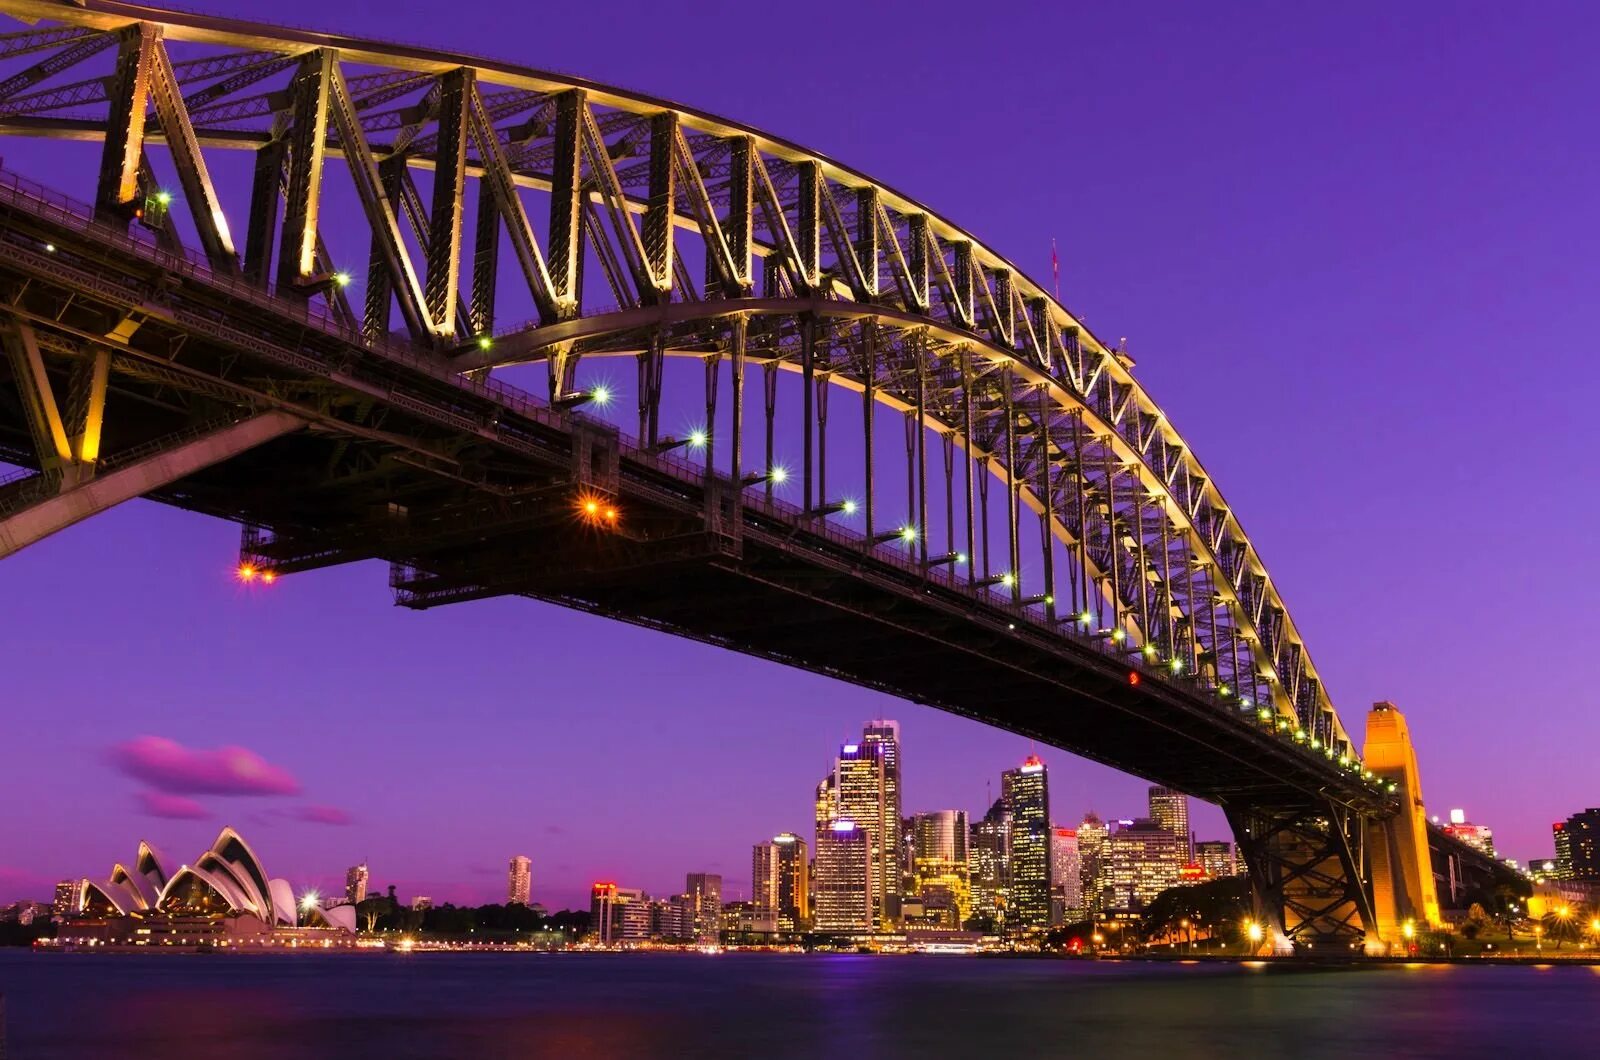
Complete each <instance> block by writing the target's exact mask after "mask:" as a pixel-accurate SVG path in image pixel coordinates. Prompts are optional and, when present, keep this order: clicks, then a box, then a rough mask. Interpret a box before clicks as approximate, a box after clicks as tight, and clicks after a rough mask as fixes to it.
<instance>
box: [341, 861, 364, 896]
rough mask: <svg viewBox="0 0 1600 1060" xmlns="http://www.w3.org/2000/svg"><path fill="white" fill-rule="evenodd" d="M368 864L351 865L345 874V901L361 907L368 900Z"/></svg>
mask: <svg viewBox="0 0 1600 1060" xmlns="http://www.w3.org/2000/svg"><path fill="white" fill-rule="evenodd" d="M367 878H368V873H367V864H366V862H362V863H361V864H359V865H351V866H350V867H349V868H348V869H346V870H345V874H344V900H345V901H347V902H349V903H350V904H351V905H360V904H361V903H362V902H364V901H366V900H367Z"/></svg>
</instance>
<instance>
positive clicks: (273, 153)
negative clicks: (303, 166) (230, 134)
mask: <svg viewBox="0 0 1600 1060" xmlns="http://www.w3.org/2000/svg"><path fill="white" fill-rule="evenodd" d="M286 151H287V147H286V145H285V143H284V141H283V140H273V141H272V142H271V143H269V144H267V145H266V146H265V147H262V148H259V149H258V150H257V151H256V154H255V168H254V173H253V175H252V177H251V181H250V218H249V225H248V227H247V228H246V229H245V237H244V277H245V279H247V280H249V281H250V282H251V283H255V284H259V285H261V286H263V287H264V286H266V284H267V281H268V279H269V278H270V277H271V276H272V251H273V242H274V241H275V239H276V237H277V234H278V211H279V204H280V202H281V200H282V195H283V163H284V156H285V154H286Z"/></svg>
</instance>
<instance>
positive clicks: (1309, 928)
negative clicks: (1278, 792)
mask: <svg viewBox="0 0 1600 1060" xmlns="http://www.w3.org/2000/svg"><path fill="white" fill-rule="evenodd" d="M1224 809H1225V811H1226V813H1227V816H1228V823H1229V824H1230V825H1232V827H1233V834H1234V838H1235V840H1236V841H1237V842H1238V845H1239V852H1240V854H1241V855H1243V857H1244V861H1245V866H1246V869H1247V871H1248V872H1249V874H1250V883H1251V888H1252V890H1253V891H1254V892H1255V899H1256V906H1257V915H1258V917H1259V918H1260V919H1261V920H1263V921H1264V922H1265V923H1266V924H1268V925H1271V926H1273V927H1276V928H1277V930H1278V931H1279V932H1281V933H1282V934H1283V936H1284V937H1285V938H1287V939H1288V940H1289V942H1290V943H1291V944H1292V945H1293V946H1294V948H1295V951H1296V952H1300V953H1303V952H1306V951H1308V950H1309V951H1316V950H1321V951H1322V952H1330V951H1331V952H1334V953H1346V952H1349V951H1350V950H1352V949H1358V948H1360V947H1362V946H1363V944H1364V942H1365V940H1366V937H1367V934H1368V932H1369V931H1370V930H1371V929H1372V926H1373V913H1372V901H1371V897H1370V895H1369V893H1368V890H1367V884H1366V852H1365V836H1366V830H1367V824H1366V822H1365V820H1364V819H1362V818H1361V817H1360V816H1358V815H1357V814H1356V813H1355V812H1354V811H1352V810H1349V809H1347V808H1345V807H1342V806H1338V805H1336V804H1334V803H1331V802H1324V803H1309V802H1308V803H1306V804H1303V805H1295V806H1270V807H1260V806H1251V807H1225V808H1224Z"/></svg>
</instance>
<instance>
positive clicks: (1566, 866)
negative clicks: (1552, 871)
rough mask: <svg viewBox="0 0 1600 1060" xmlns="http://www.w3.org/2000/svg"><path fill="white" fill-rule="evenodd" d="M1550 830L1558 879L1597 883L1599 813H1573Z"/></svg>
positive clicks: (1599, 872) (1599, 851)
mask: <svg viewBox="0 0 1600 1060" xmlns="http://www.w3.org/2000/svg"><path fill="white" fill-rule="evenodd" d="M1552 830H1553V831H1554V833H1555V840H1556V872H1557V875H1559V876H1560V878H1561V879H1564V880H1600V809H1594V808H1592V807H1591V808H1590V809H1587V810H1584V811H1583V812H1582V813H1575V814H1573V815H1572V816H1571V817H1568V818H1567V819H1566V820H1565V821H1564V822H1562V823H1560V824H1557V825H1554V826H1553V827H1552Z"/></svg>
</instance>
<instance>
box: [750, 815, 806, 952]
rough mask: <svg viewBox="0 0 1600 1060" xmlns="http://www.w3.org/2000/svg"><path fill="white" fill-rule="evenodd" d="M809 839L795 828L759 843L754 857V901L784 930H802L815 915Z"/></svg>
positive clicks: (751, 890)
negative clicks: (812, 908)
mask: <svg viewBox="0 0 1600 1060" xmlns="http://www.w3.org/2000/svg"><path fill="white" fill-rule="evenodd" d="M810 891H811V870H810V866H809V865H808V864H807V862H806V842H805V840H803V839H801V838H800V837H799V836H797V835H795V834H794V833H792V832H784V833H783V834H782V835H776V836H773V837H772V841H771V842H768V843H757V844H756V845H755V849H754V850H753V851H752V853H751V857H750V904H751V906H752V908H754V909H755V910H756V911H757V912H758V913H770V914H772V916H773V918H774V919H775V921H776V923H777V926H778V929H779V930H780V931H802V930H804V929H805V923H806V921H807V919H809V917H810V915H811V908H810V906H811V902H810V897H811V895H810Z"/></svg>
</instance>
